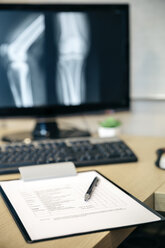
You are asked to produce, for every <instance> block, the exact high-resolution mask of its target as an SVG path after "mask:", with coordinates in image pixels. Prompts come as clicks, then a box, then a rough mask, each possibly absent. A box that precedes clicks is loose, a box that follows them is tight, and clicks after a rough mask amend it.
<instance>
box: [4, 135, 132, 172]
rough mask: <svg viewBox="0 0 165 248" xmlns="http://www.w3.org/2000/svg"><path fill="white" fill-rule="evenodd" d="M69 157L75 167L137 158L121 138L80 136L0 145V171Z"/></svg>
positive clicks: (63, 160) (64, 159) (121, 161)
mask: <svg viewBox="0 0 165 248" xmlns="http://www.w3.org/2000/svg"><path fill="white" fill-rule="evenodd" d="M66 161H72V162H74V164H75V166H76V167H80V166H88V165H101V164H114V163H127V162H136V161H137V157H136V155H135V154H134V153H133V151H132V150H131V149H130V148H129V147H128V146H127V145H126V144H125V143H124V142H123V141H121V140H118V139H108V138H105V139H103V138H81V139H80V138H79V139H63V140H47V141H38V142H36V141H33V142H31V143H28V144H26V143H11V144H5V145H3V146H1V148H0V174H7V173H17V172H18V167H21V166H30V165H36V164H50V163H59V162H66Z"/></svg>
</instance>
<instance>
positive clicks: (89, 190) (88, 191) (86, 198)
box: [84, 177, 99, 201]
mask: <svg viewBox="0 0 165 248" xmlns="http://www.w3.org/2000/svg"><path fill="white" fill-rule="evenodd" d="M98 181H99V178H98V177H95V178H94V179H93V181H92V183H91V185H90V186H89V188H88V190H87V192H86V193H85V197H84V200H85V201H88V200H89V199H90V198H91V195H92V193H93V191H94V189H95V187H96V186H97V184H98Z"/></svg>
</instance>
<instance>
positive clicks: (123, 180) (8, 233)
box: [0, 136, 165, 248]
mask: <svg viewBox="0 0 165 248" xmlns="http://www.w3.org/2000/svg"><path fill="white" fill-rule="evenodd" d="M122 138H123V139H124V140H125V141H126V142H127V144H128V145H129V146H130V147H131V148H132V149H133V150H134V152H135V153H136V155H137V156H138V158H139V161H138V162H137V163H127V164H115V165H103V166H94V167H83V168H81V169H80V168H79V169H78V171H83V170H87V169H88V170H93V169H96V170H98V171H99V172H101V173H102V174H103V175H105V176H107V177H108V178H110V179H111V180H112V181H114V182H115V183H117V184H118V185H120V186H121V187H123V188H124V189H125V190H127V191H128V192H130V193H131V194H133V195H134V196H136V197H137V198H138V199H140V200H141V201H143V202H146V203H147V204H149V205H150V206H151V207H152V206H153V193H154V192H155V191H156V190H157V188H159V187H160V186H161V185H163V184H164V183H165V171H162V170H160V169H158V168H157V167H156V166H155V165H154V162H155V159H156V154H155V151H156V149H157V148H159V147H163V146H164V144H165V137H164V138H161V137H159V138H156V137H135V136H122ZM18 176H19V175H9V176H0V180H4V179H11V178H16V177H18ZM0 219H1V221H0V237H1V238H0V248H6V247H7V248H15V247H17V248H19V247H20V248H25V247H29V244H27V243H26V242H25V240H24V238H23V236H22V234H21V232H20V231H19V229H18V227H17V225H16V223H15V221H14V219H13V218H12V216H11V215H10V213H9V211H8V209H7V207H6V206H5V203H4V201H3V199H2V198H1V197H0ZM132 230H133V229H132V228H129V229H128V228H127V229H120V230H115V231H111V232H99V233H95V234H89V235H81V236H76V237H70V238H64V239H58V240H51V241H44V242H39V243H35V244H31V245H30V246H31V247H36V248H37V247H38V248H42V247H45V248H54V247H56V248H65V247H72V248H81V247H82V248H83V247H84V248H91V247H95V248H99V247H102V248H103V247H117V246H118V245H119V244H120V242H122V240H124V239H125V238H126V237H127V236H128V234H129V233H130V232H131V231H132Z"/></svg>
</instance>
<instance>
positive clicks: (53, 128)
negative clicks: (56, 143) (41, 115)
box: [32, 121, 90, 140]
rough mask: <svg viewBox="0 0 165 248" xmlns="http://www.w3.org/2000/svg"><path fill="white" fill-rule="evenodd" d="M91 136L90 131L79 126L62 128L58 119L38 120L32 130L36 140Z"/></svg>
mask: <svg viewBox="0 0 165 248" xmlns="http://www.w3.org/2000/svg"><path fill="white" fill-rule="evenodd" d="M85 136H90V133H89V132H88V131H85V130H79V129H77V128H71V129H60V128H59V127H58V124H57V122H56V121H48V122H47V121H46V122H43V121H42V122H41V121H40V122H37V123H36V126H35V128H34V130H33V132H32V137H33V139H34V140H38V139H47V138H50V139H61V138H71V137H85Z"/></svg>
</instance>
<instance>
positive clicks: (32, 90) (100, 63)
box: [0, 10, 126, 107]
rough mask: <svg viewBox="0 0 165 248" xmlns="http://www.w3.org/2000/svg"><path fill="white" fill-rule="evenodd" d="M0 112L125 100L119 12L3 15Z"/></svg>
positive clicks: (17, 12)
mask: <svg viewBox="0 0 165 248" xmlns="http://www.w3.org/2000/svg"><path fill="white" fill-rule="evenodd" d="M0 22H1V23H3V25H1V26H0V107H12V106H16V107H33V106H49V105H62V106H63V105H65V106H70V105H73V106H74V105H75V106H77V105H81V104H90V103H94V104H95V103H96V104H97V103H99V102H103V103H104V102H105V103H107V102H109V99H111V102H115V101H116V99H119V98H120V97H121V101H122V98H123V99H124V100H125V94H123V89H124V87H125V85H124V84H123V71H124V70H125V69H124V68H123V64H124V61H125V56H126V55H125V54H124V49H123V44H124V43H123V34H122V28H123V26H122V25H123V22H122V15H121V13H120V11H118V12H117V13H112V14H110V13H109V12H107V13H106V12H97V11H82V12H81V11H73V12H72V11H66V12H65V11H50V10H49V11H46V10H45V11H40V12H39V11H38V12H35V11H16V10H15V11H12V12H11V11H7V10H6V11H0Z"/></svg>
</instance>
